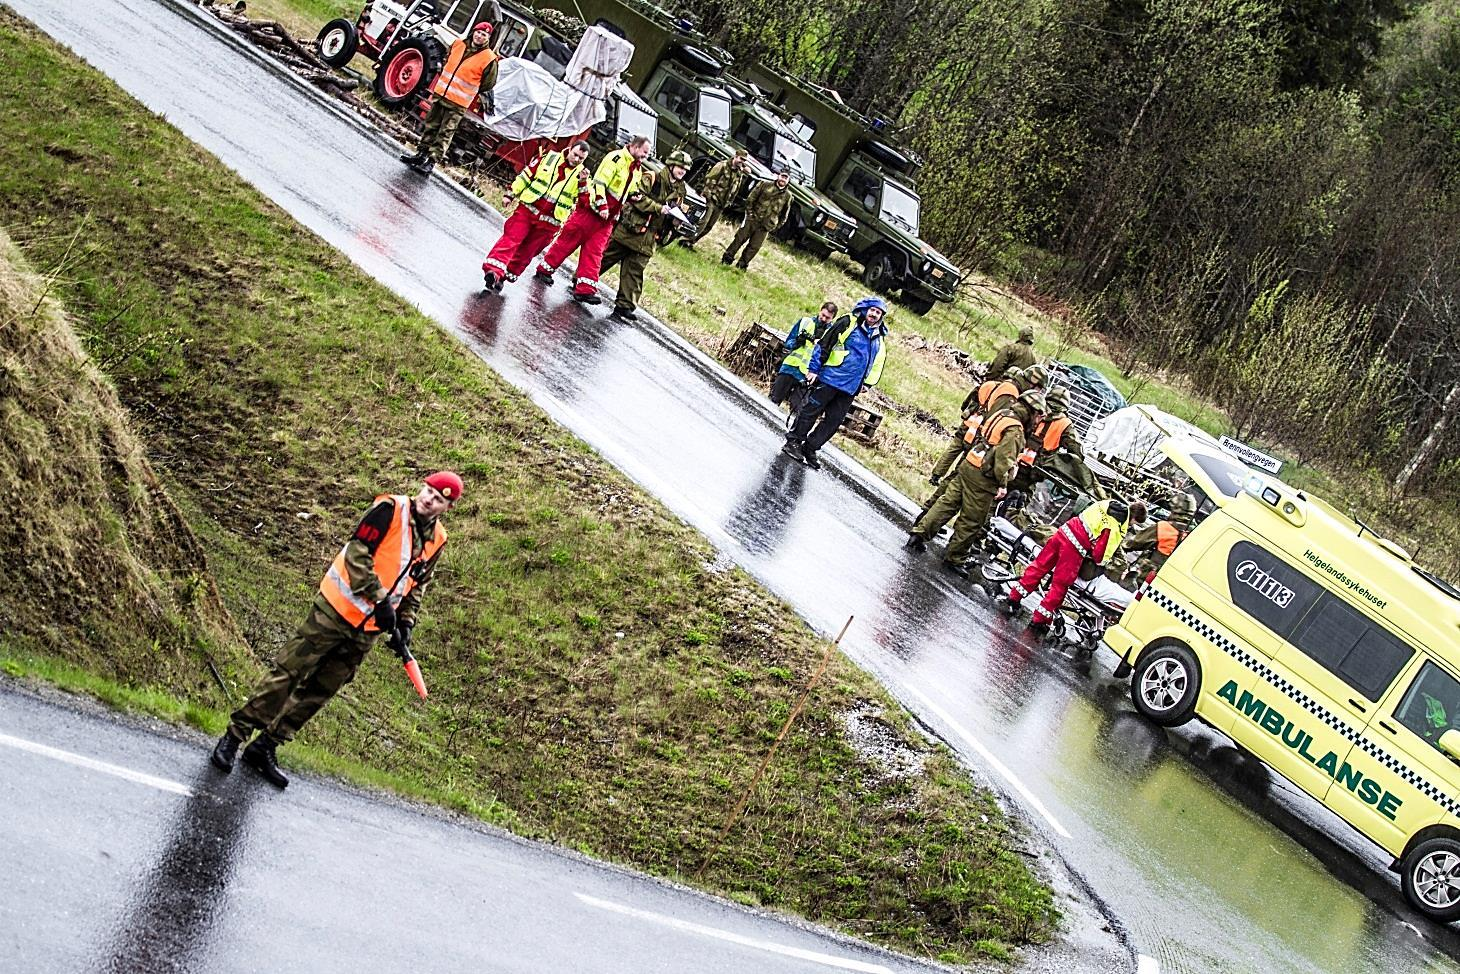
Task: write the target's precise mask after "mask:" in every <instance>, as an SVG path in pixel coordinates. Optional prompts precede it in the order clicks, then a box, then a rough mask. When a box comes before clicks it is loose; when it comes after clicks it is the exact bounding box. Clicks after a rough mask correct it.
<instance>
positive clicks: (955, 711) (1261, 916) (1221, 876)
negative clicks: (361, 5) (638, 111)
mask: <svg viewBox="0 0 1460 974" xmlns="http://www.w3.org/2000/svg"><path fill="white" fill-rule="evenodd" d="M8 2H10V3H11V4H12V5H13V6H14V7H16V8H17V9H18V10H19V11H20V12H21V13H23V14H25V15H26V16H28V17H31V18H32V19H33V20H35V21H37V22H38V23H39V24H40V25H41V26H42V27H43V28H45V29H46V30H47V31H48V32H50V33H52V34H53V35H54V36H56V37H57V38H58V39H60V40H61V41H62V42H64V43H66V44H68V45H69V46H71V47H72V48H73V49H75V50H76V51H77V52H78V53H79V54H81V55H82V56H83V57H84V58H86V59H87V60H88V61H90V62H91V63H93V64H94V65H96V66H97V67H99V68H100V69H101V70H103V71H105V72H106V73H107V74H109V75H111V76H112V77H113V78H115V79H116V80H117V81H118V82H119V83H120V84H121V85H122V87H123V88H125V89H127V90H128V91H130V92H131V93H132V94H133V95H135V96H136V97H137V98H138V99H139V100H141V101H142V102H143V103H145V104H146V105H147V106H148V107H150V108H152V109H153V110H155V111H157V112H159V113H161V114H163V115H165V116H166V117H167V118H168V119H169V120H170V121H171V122H172V123H173V124H175V125H176V126H177V127H178V128H180V129H181V130H182V131H183V132H185V133H186V134H187V135H189V136H190V137H192V138H193V139H194V140H196V141H197V142H198V143H200V144H201V145H203V146H204V147H205V148H207V149H208V150H210V151H212V152H213V153H215V154H216V155H218V156H219V157H220V158H221V159H222V160H223V161H224V162H225V163H226V164H227V165H228V166H230V167H231V168H233V169H235V170H237V171H238V172H239V173H240V174H242V176H243V177H244V178H245V179H247V180H248V181H250V182H251V183H253V184H254V185H256V186H257V187H259V189H260V190H262V191H263V192H264V193H265V194H267V195H268V196H270V197H271V198H272V199H274V200H275V201H276V202H277V203H278V204H279V205H280V206H282V207H283V208H284V209H285V210H287V211H288V212H289V213H290V214H292V215H293V216H294V217H295V218H296V219H298V220H299V221H300V222H302V223H304V224H305V225H306V226H308V227H310V228H311V229H313V230H314V231H315V232H317V233H318V234H320V235H321V236H322V237H323V238H324V239H326V240H328V241H329V242H330V243H331V244H333V245H335V246H336V247H338V248H340V249H341V250H342V251H343V252H344V253H346V254H347V255H349V256H350V257H351V258H352V259H353V260H354V261H355V262H357V263H358V264H359V265H360V266H361V267H363V268H364V269H365V270H366V271H367V272H369V273H370V274H372V275H373V276H375V277H376V278H378V279H379V280H380V281H382V282H383V283H385V284H386V285H387V286H389V287H391V288H392V289H393V290H395V291H396V292H398V293H399V294H401V295H403V296H404V297H405V298H407V299H408V300H410V301H412V302H413V303H415V304H416V305H417V306H419V307H420V308H421V309H422V310H423V311H425V312H426V313H428V314H430V315H431V316H433V317H434V318H435V319H436V320H437V321H438V322H440V323H441V325H442V326H443V327H445V328H447V329H449V330H450V331H452V332H453V333H455V334H457V335H458V336H459V337H460V338H461V339H462V340H463V341H465V342H466V343H468V344H469V345H470V346H471V347H472V348H473V349H475V350H476V351H477V352H478V353H479V354H480V355H481V356H482V357H483V358H484V359H485V360H486V361H487V362H489V363H490V364H491V365H492V367H493V368H495V369H497V370H498V371H499V372H500V373H502V374H503V375H504V376H505V377H506V378H508V379H509V380H510V381H512V382H513V383H515V384H516V385H518V386H519V387H521V388H522V389H524V390H525V391H526V392H527V393H528V394H529V395H530V396H531V397H532V398H533V400H534V401H536V402H537V403H538V404H540V405H541V406H542V407H543V408H545V409H546V410H547V411H548V412H549V413H550V414H552V415H553V416H554V417H555V418H556V419H557V420H559V421H560V422H562V423H563V424H564V425H566V426H568V427H569V428H570V429H572V430H573V431H574V432H576V433H577V434H578V435H579V436H581V437H582V438H583V439H585V440H587V441H588V442H589V443H591V444H592V445H593V446H594V447H595V448H596V449H597V450H599V451H600V452H601V453H602V454H603V455H604V456H605V457H606V458H607V459H609V460H610V461H612V462H613V463H614V464H616V465H617V466H619V467H620V468H622V469H623V470H624V471H625V472H627V473H628V474H629V475H630V476H631V477H633V478H634V479H635V480H637V481H638V482H639V483H641V484H642V485H643V486H644V487H646V488H647V489H648V490H649V491H651V492H652V493H654V494H655V495H656V496H658V497H659V498H660V499H661V500H663V501H664V502H665V503H666V504H667V505H668V506H669V507H670V508H672V509H673V510H674V511H675V512H676V513H677V514H678V515H680V516H681V517H683V518H684V519H685V520H686V521H687V522H689V523H690V524H692V525H694V526H695V527H696V528H698V529H700V530H701V531H703V532H704V533H705V534H706V535H708V536H709V537H710V538H711V539H712V540H713V541H714V542H715V544H716V545H717V546H719V547H720V549H721V550H722V551H723V552H724V553H725V555H726V556H727V557H728V558H731V559H733V560H734V561H735V562H737V563H739V564H741V565H743V566H744V567H745V568H746V569H747V570H749V571H750V572H751V573H753V574H754V575H755V576H756V577H757V578H759V579H760V580H761V581H762V582H764V583H765V584H766V585H767V586H768V587H769V588H770V589H771V590H772V591H774V592H775V593H777V594H778V595H779V596H781V597H782V598H784V599H786V600H787V601H788V602H789V603H790V604H792V605H793V606H794V607H795V608H796V609H797V611H798V612H800V613H801V614H802V615H803V616H804V617H805V618H806V619H807V620H809V621H810V622H811V624H812V625H814V626H815V627H817V628H818V629H819V630H821V631H823V632H828V633H831V632H835V631H836V630H837V629H839V628H840V626H841V624H842V623H843V622H844V621H845V620H846V618H847V616H848V615H855V616H856V622H855V624H854V625H853V627H852V629H851V631H850V632H849V634H848V636H847V638H846V640H845V641H844V643H843V645H844V648H845V649H846V651H847V652H848V653H849V655H851V656H852V657H853V658H854V659H855V660H857V661H858V662H859V663H860V664H862V665H863V666H865V667H866V668H868V669H869V670H871V671H872V672H874V673H875V674H876V675H877V676H878V677H879V678H880V679H881V680H882V681H883V682H884V683H886V685H887V686H888V687H889V688H890V689H891V691H892V692H893V693H894V694H895V695H896V696H898V697H899V699H901V700H902V701H903V702H904V703H905V704H906V705H907V706H908V707H909V709H911V710H912V711H913V712H914V713H915V714H917V715H918V716H919V717H920V718H921V719H922V720H923V721H924V722H925V723H926V724H927V725H928V726H929V727H930V728H931V729H933V730H934V731H935V732H936V733H938V734H939V735H940V736H941V737H943V738H944V739H945V740H947V741H948V743H949V744H950V745H951V746H952V747H953V748H955V749H956V750H957V751H958V752H959V753H960V754H962V755H963V756H964V757H965V758H966V759H967V760H968V761H969V763H970V764H971V765H972V766H973V767H974V768H975V769H977V770H978V771H979V772H980V773H981V774H982V775H984V776H985V777H986V779H987V780H988V782H989V783H990V784H991V785H992V786H993V787H995V788H996V789H998V790H999V791H1000V792H1001V793H1003V794H1004V795H1006V796H1007V797H1008V798H1009V799H1010V800H1011V801H1012V802H1014V803H1015V804H1017V805H1018V806H1019V807H1020V808H1022V809H1023V810H1025V811H1026V812H1027V813H1028V816H1029V818H1030V820H1031V821H1032V822H1033V824H1034V825H1035V826H1036V827H1038V828H1040V829H1042V830H1043V831H1044V832H1045V834H1046V835H1047V836H1048V837H1049V838H1050V839H1051V841H1052V842H1053V843H1054V844H1055V846H1056V847H1057V848H1058V849H1059V850H1060V852H1061V853H1062V854H1063V855H1064V857H1065V858H1066V860H1067V861H1068V862H1069V863H1070V864H1071V865H1072V867H1073V868H1074V869H1075V870H1077V871H1078V872H1079V873H1080V874H1081V875H1082V876H1083V877H1084V879H1085V880H1086V881H1087V882H1088V883H1089V885H1090V887H1091V889H1092V890H1093V891H1094V893H1095V894H1096V895H1097V896H1099V897H1100V898H1101V899H1102V900H1103V901H1104V902H1105V903H1107V904H1108V905H1109V908H1110V909H1111V911H1112V912H1113V913H1114V914H1115V915H1116V916H1117V917H1118V918H1119V921H1120V923H1121V924H1123V926H1124V927H1125V929H1126V930H1127V931H1128V932H1129V935H1130V938H1131V940H1132V942H1133V944H1134V946H1135V948H1136V950H1137V951H1139V952H1140V953H1142V954H1146V955H1149V956H1151V957H1153V958H1155V959H1156V960H1157V961H1158V962H1159V964H1160V966H1161V968H1162V969H1165V970H1180V971H1193V972H1195V971H1202V972H1205V971H1213V970H1231V971H1239V970H1295V971H1296V970H1303V971H1334V972H1347V971H1375V970H1381V971H1401V970H1419V969H1425V970H1434V971H1460V963H1457V962H1456V961H1455V959H1454V958H1456V957H1460V937H1457V936H1456V934H1455V933H1454V931H1453V930H1451V929H1449V928H1443V927H1439V926H1437V925H1435V924H1433V923H1431V922H1429V921H1427V920H1425V919H1423V918H1422V917H1420V916H1418V915H1417V914H1414V913H1413V912H1412V911H1410V910H1409V909H1408V908H1407V907H1406V906H1405V905H1404V903H1403V901H1402V897H1401V895H1400V893H1399V890H1398V884H1397V881H1396V878H1395V877H1394V876H1393V875H1392V874H1390V873H1388V872H1387V871H1386V869H1385V866H1386V864H1387V860H1386V859H1385V858H1383V857H1381V856H1380V855H1379V854H1378V852H1377V850H1374V849H1373V848H1371V847H1369V846H1368V845H1367V844H1366V843H1365V842H1364V841H1363V840H1361V839H1359V838H1358V837H1357V836H1356V835H1354V834H1353V833H1351V832H1349V831H1348V830H1347V829H1346V827H1345V826H1343V825H1342V824H1341V823H1340V822H1338V821H1337V820H1336V819H1335V818H1333V816H1331V815H1330V814H1329V813H1327V812H1326V811H1324V810H1323V809H1321V808H1319V807H1317V806H1315V805H1314V803H1312V802H1311V801H1309V800H1307V799H1306V798H1305V797H1303V796H1302V795H1300V794H1298V793H1297V792H1296V791H1295V789H1293V788H1292V787H1291V786H1290V785H1288V784H1287V783H1286V782H1284V781H1281V780H1280V779H1274V778H1271V777H1270V776H1269V775H1268V774H1267V773H1266V772H1265V771H1264V770H1263V769H1262V768H1261V767H1254V766H1252V765H1251V764H1250V763H1249V762H1248V760H1247V759H1246V758H1244V757H1243V756H1242V755H1240V754H1239V753H1237V752H1236V751H1235V750H1234V749H1233V748H1232V747H1231V746H1230V744H1229V742H1227V741H1226V740H1225V739H1224V738H1221V737H1220V736H1218V735H1214V734H1211V733H1209V732H1207V731H1205V730H1204V729H1201V728H1189V729H1183V730H1182V731H1180V732H1179V733H1175V734H1168V733H1165V732H1161V731H1158V730H1156V729H1154V728H1152V727H1150V726H1149V725H1147V724H1146V723H1144V722H1143V721H1141V720H1140V719H1138V718H1137V717H1135V716H1134V714H1133V713H1132V711H1131V709H1130V705H1129V702H1128V700H1127V698H1126V687H1125V685H1124V683H1123V681H1116V680H1114V679H1113V678H1112V677H1111V675H1110V666H1111V660H1110V659H1109V657H1108V656H1105V655H1102V657H1100V658H1097V660H1096V662H1095V664H1094V667H1093V669H1092V670H1091V671H1089V672H1081V671H1079V670H1078V669H1077V668H1075V667H1074V666H1073V665H1072V664H1071V663H1070V662H1069V661H1068V660H1065V659H1064V658H1062V657H1060V656H1058V655H1057V654H1055V653H1053V652H1051V651H1050V650H1049V649H1047V648H1045V647H1041V646H1039V645H1036V644H1035V643H1033V642H1032V641H1030V640H1029V639H1028V638H1027V637H1026V636H1025V635H1023V634H1021V633H1020V631H1019V630H1018V629H1017V628H1014V627H1012V626H1010V625H1008V624H1006V623H1004V622H1003V620H1001V619H1000V618H998V617H997V616H995V615H993V614H992V613H990V612H989V611H988V607H987V604H986V603H984V602H983V601H982V600H981V598H980V597H978V596H977V595H971V594H969V593H968V592H967V590H966V586H963V585H961V584H957V583H955V580H954V579H952V578H951V577H949V576H947V575H944V574H941V573H940V572H939V571H938V569H937V567H936V561H935V559H934V556H932V555H924V556H917V555H910V554H907V553H905V552H904V551H902V550H901V549H900V547H899V546H900V543H901V541H902V538H903V531H904V529H905V526H906V524H907V523H908V514H909V513H910V510H911V508H910V507H908V506H906V505H904V504H902V503H900V502H898V501H895V500H893V499H892V496H891V493H890V491H888V490H887V489H886V488H885V487H884V486H881V485H879V484H878V483H877V482H875V480H874V478H871V477H869V476H868V475H866V473H865V471H861V470H860V468H858V467H856V465H855V464H852V463H851V462H850V461H847V460H845V459H844V458H838V457H835V456H830V460H831V462H829V463H828V465H827V467H828V469H824V470H822V471H820V472H813V471H809V470H805V469H804V468H802V467H799V466H796V465H794V464H788V463H787V462H785V461H784V459H783V458H779V457H778V455H777V448H778V446H779V443H780V439H779V434H778V427H779V420H778V419H777V418H775V415H774V414H773V413H772V412H771V411H770V410H769V408H768V407H767V406H766V405H765V404H764V403H763V401H762V400H759V398H758V396H757V395H756V393H754V392H753V391H749V390H747V389H746V387H745V386H744V385H743V384H742V383H740V382H739V380H736V379H734V378H731V377H728V376H726V375H725V374H724V373H723V372H722V371H720V370H718V369H715V368H714V367H710V368H706V367H705V362H704V358H703V356H701V355H700V354H699V353H697V352H695V351H693V350H690V349H688V348H686V347H685V345H684V343H683V342H682V341H680V340H679V339H678V338H676V337H674V336H672V335H670V334H668V333H667V332H666V331H664V330H662V329H659V328H658V327H655V326H652V325H640V326H632V327H630V326H623V325H618V324H615V323H611V322H607V321H605V320H604V315H605V314H606V310H602V309H600V310H596V311H589V310H585V309H583V308H581V307H579V306H578V305H576V304H574V303H573V302H572V301H571V300H570V299H569V298H568V294H567V291H566V290H565V289H564V287H563V281H562V280H561V278H560V280H559V282H558V284H557V285H556V286H555V287H553V288H544V287H542V286H540V285H537V284H534V283H531V282H525V283H521V284H518V285H516V286H513V287H511V288H509V289H508V293H507V294H506V295H505V296H503V297H497V296H483V295H481V294H480V293H479V292H478V290H477V288H478V287H479V282H480V271H479V265H480V261H481V257H482V253H483V251H484V250H485V247H486V245H487V244H488V243H489V242H490V240H491V239H492V238H493V237H494V235H495V234H494V232H495V230H496V228H497V227H498V226H499V223H500V221H499V219H498V218H497V217H496V216H495V215H489V214H487V213H485V212H484V210H483V208H482V206H481V205H480V204H479V203H478V202H477V201H474V200H469V199H467V198H465V197H464V196H463V195H462V194H461V193H459V192H458V191H456V190H455V189H453V188H451V187H450V186H448V185H447V184H446V183H445V182H444V181H443V180H441V179H439V178H433V179H430V180H422V179H420V178H419V177H417V176H415V175H413V174H411V173H409V172H405V171H403V167H401V166H400V165H398V164H397V163H396V161H395V155H396V152H397V151H398V150H396V149H393V148H391V147H388V146H386V145H383V144H382V141H381V139H380V138H379V137H378V136H376V135H374V134H371V133H367V132H364V131H362V130H361V129H360V127H359V126H358V125H356V124H355V123H354V122H353V121H349V120H346V119H344V118H343V117H341V115H340V114H339V112H338V110H336V109H335V108H334V107H333V106H327V105H325V104H323V103H322V102H321V100H320V99H319V98H318V97H317V96H316V95H315V94H314V93H313V92H312V91H310V90H308V89H305V88H303V86H302V85H299V84H296V83H294V82H293V81H292V80H291V79H285V78H281V77H279V76H278V75H277V73H276V72H275V71H273V70H272V69H269V68H266V67H263V66H261V65H260V64H259V63H258V62H257V61H256V60H255V59H254V58H253V57H250V56H244V55H240V54H239V53H237V52H236V51H234V49H233V48H232V47H231V46H230V45H229V44H227V43H224V42H220V41H219V40H218V39H217V37H216V36H215V35H214V34H213V33H212V32H211V31H209V30H207V29H205V28H202V27H200V26H198V24H197V22H196V21H195V20H194V19H192V18H191V17H190V16H186V15H180V14H179V13H178V11H177V10H176V9H175V8H173V7H171V6H169V5H168V4H166V3H161V2H158V0H93V2H90V3H87V4H84V5H82V4H75V3H74V2H70V0H8ZM119 24H125V25H126V29H118V26H117V25H119ZM892 327H894V328H896V327H897V320H896V317H895V318H894V320H893V323H892ZM832 452H833V451H830V450H829V451H827V453H828V455H831V454H832ZM834 466H835V467H836V468H837V469H831V468H832V467H834Z"/></svg>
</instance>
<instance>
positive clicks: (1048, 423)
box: [1009, 387, 1105, 500]
mask: <svg viewBox="0 0 1460 974" xmlns="http://www.w3.org/2000/svg"><path fill="white" fill-rule="evenodd" d="M1044 401H1045V403H1047V404H1048V406H1049V411H1048V412H1047V413H1046V414H1045V417H1044V420H1043V421H1042V422H1041V423H1040V424H1039V426H1038V427H1037V428H1036V429H1035V430H1034V436H1033V437H1031V438H1030V440H1029V443H1028V444H1027V445H1026V446H1025V448H1024V453H1023V454H1022V455H1020V457H1019V475H1018V476H1017V477H1015V478H1014V483H1013V484H1011V485H1010V486H1009V489H1010V490H1022V491H1030V490H1033V489H1034V485H1035V484H1037V483H1038V482H1039V481H1041V480H1044V479H1046V476H1047V474H1048V473H1050V472H1053V473H1055V474H1057V475H1058V476H1059V477H1060V478H1061V479H1063V480H1068V481H1069V482H1070V483H1072V484H1074V485H1075V486H1076V487H1079V488H1080V489H1081V490H1083V491H1085V493H1087V494H1090V495H1091V496H1092V497H1094V498H1095V499H1096V500H1104V499H1105V488H1103V487H1101V486H1100V482H1099V481H1098V480H1096V479H1095V475H1094V474H1093V473H1091V472H1090V468H1089V467H1087V466H1086V465H1085V448H1084V447H1083V446H1082V445H1081V443H1080V433H1079V430H1077V429H1075V424H1074V421H1073V420H1071V419H1070V417H1069V415H1068V412H1067V410H1068V409H1069V406H1070V394H1069V393H1068V392H1067V391H1065V389H1064V388H1063V387H1061V388H1058V389H1055V390H1053V391H1051V392H1050V393H1049V395H1047V396H1045V397H1044Z"/></svg>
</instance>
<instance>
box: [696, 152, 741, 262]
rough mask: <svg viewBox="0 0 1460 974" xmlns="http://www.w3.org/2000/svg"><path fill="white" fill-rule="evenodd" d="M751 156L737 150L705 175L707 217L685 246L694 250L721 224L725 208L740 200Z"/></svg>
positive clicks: (704, 187) (705, 216)
mask: <svg viewBox="0 0 1460 974" xmlns="http://www.w3.org/2000/svg"><path fill="white" fill-rule="evenodd" d="M749 158H750V156H749V154H748V153H747V152H746V151H745V150H744V149H736V150H735V155H734V156H733V157H732V158H729V159H721V160H720V161H719V162H717V163H715V164H714V165H713V166H711V167H710V171H709V172H708V173H707V174H706V175H705V183H704V186H703V187H702V188H701V192H702V193H703V194H704V197H705V203H706V207H705V215H704V218H703V219H701V220H700V229H699V232H698V233H696V234H695V236H694V239H693V240H688V241H685V246H686V247H688V248H689V249H690V250H694V247H695V244H697V243H699V242H700V241H701V240H703V239H704V238H705V235H706V234H708V233H709V232H710V231H711V230H713V229H715V224H716V223H719V222H720V214H721V213H723V212H724V211H725V207H727V206H729V205H730V204H731V203H733V202H735V201H736V200H737V199H739V198H740V193H741V191H742V190H744V189H745V179H746V176H745V170H746V167H747V166H748V165H749V163H748V162H747V160H748V159H749Z"/></svg>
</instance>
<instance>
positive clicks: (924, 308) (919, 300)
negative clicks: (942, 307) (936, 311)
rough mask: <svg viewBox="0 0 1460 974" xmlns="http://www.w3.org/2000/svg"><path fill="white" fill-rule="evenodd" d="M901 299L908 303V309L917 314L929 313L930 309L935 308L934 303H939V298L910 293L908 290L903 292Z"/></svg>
mask: <svg viewBox="0 0 1460 974" xmlns="http://www.w3.org/2000/svg"><path fill="white" fill-rule="evenodd" d="M900 300H901V301H902V303H903V304H905V305H907V307H908V310H909V311H911V312H912V313H913V314H915V315H925V314H927V313H928V312H929V311H932V310H933V305H935V304H937V303H938V299H937V298H926V297H923V296H922V295H921V294H909V293H907V291H903V292H902V297H901V298H900Z"/></svg>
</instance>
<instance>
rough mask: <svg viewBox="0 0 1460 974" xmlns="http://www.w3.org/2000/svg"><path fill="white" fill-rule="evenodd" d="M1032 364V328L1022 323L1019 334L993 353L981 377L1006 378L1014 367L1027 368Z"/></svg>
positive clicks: (986, 378)
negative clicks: (991, 359)
mask: <svg viewBox="0 0 1460 974" xmlns="http://www.w3.org/2000/svg"><path fill="white" fill-rule="evenodd" d="M1033 364H1034V328H1033V327H1031V326H1030V325H1024V326H1022V327H1020V329H1019V336H1018V337H1017V338H1015V339H1014V340H1013V341H1012V342H1010V343H1009V344H1007V345H1005V346H1004V347H1003V348H1001V349H999V351H998V352H997V353H996V354H995V355H994V360H993V361H992V362H990V363H989V367H988V369H987V370H985V372H984V374H983V377H984V379H985V380H988V379H1007V378H1008V377H1009V373H1010V372H1011V371H1013V370H1014V369H1027V368H1029V366H1031V365H1033Z"/></svg>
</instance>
